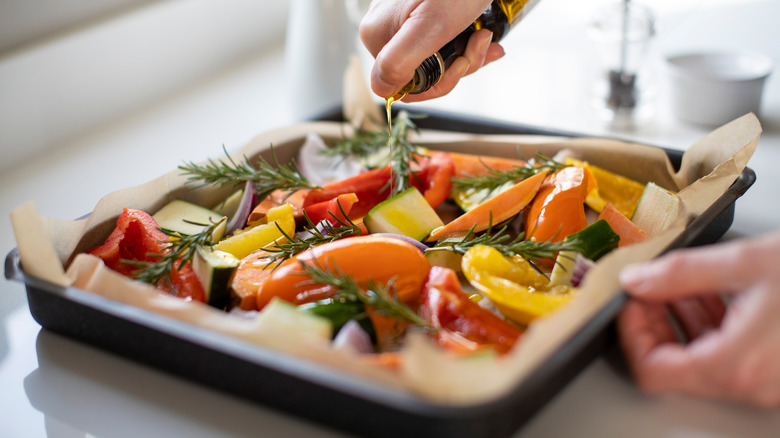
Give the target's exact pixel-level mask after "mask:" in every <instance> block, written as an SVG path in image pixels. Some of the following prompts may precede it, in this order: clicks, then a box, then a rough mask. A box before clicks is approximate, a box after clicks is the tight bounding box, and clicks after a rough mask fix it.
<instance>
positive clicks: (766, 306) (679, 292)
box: [617, 233, 780, 407]
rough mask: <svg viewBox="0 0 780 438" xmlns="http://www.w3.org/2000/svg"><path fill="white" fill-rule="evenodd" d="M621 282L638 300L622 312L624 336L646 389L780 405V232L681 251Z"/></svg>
mask: <svg viewBox="0 0 780 438" xmlns="http://www.w3.org/2000/svg"><path fill="white" fill-rule="evenodd" d="M620 281H621V284H622V286H623V287H624V288H625V289H626V291H627V292H628V293H629V294H630V295H631V296H632V297H633V298H634V300H632V301H631V302H629V303H628V304H627V305H626V307H625V308H624V309H623V311H622V313H621V314H620V315H619V317H618V321H617V322H618V331H619V335H620V342H621V345H622V347H623V350H624V353H625V355H626V359H627V361H628V363H629V366H630V367H631V369H632V371H633V373H634V375H635V378H636V380H637V383H638V385H639V386H640V387H641V388H642V389H643V390H645V391H647V392H650V393H661V392H679V393H686V394H691V395H697V396H705V397H713V398H720V399H727V400H734V401H740V402H744V403H749V404H754V405H757V406H763V407H776V406H780V318H778V315H779V314H780V233H774V234H772V235H768V236H764V237H761V238H757V239H752V240H741V241H732V242H728V243H724V244H718V245H713V246H708V247H700V248H695V249H687V250H680V251H676V252H673V253H670V254H669V255H666V256H664V257H660V258H658V259H657V260H655V261H652V262H649V263H647V264H641V265H637V266H629V267H627V268H626V269H624V270H623V272H622V273H621V275H620ZM719 294H724V295H726V296H728V297H729V298H730V299H731V302H730V304H729V305H728V307H724V305H723V301H721V300H720V296H719ZM667 306H668V307H667ZM667 309H670V310H671V311H672V313H673V314H674V315H675V316H676V317H677V318H678V319H679V321H680V323H681V325H682V328H683V330H684V331H685V332H686V335H687V337H688V338H689V342H688V344H687V345H685V344H682V343H679V342H678V341H677V339H676V337H675V334H674V332H673V329H672V326H671V325H670V323H669V320H668V319H667V313H666V312H667Z"/></svg>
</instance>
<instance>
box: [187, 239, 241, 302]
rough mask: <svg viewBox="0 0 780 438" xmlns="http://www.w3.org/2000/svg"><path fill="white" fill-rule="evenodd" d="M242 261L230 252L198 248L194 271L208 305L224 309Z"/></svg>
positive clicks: (193, 263) (194, 260)
mask: <svg viewBox="0 0 780 438" xmlns="http://www.w3.org/2000/svg"><path fill="white" fill-rule="evenodd" d="M240 262H241V261H240V260H239V259H238V258H236V257H235V256H234V255H233V254H230V253H229V252H225V251H220V250H217V249H211V248H204V247H200V248H198V252H197V253H196V254H195V257H193V259H192V269H193V270H194V271H195V275H197V277H198V280H200V284H201V286H203V290H204V291H205V292H206V303H208V304H209V305H211V306H214V307H216V308H219V309H224V308H225V307H226V306H227V304H228V301H229V299H230V282H231V281H232V280H233V274H234V273H235V272H236V268H238V265H239V263H240Z"/></svg>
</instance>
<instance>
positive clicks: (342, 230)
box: [263, 200, 363, 266]
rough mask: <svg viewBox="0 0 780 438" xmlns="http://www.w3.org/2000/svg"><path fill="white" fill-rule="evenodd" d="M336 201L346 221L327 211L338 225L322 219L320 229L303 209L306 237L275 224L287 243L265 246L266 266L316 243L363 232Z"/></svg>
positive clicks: (277, 264) (282, 260) (320, 243)
mask: <svg viewBox="0 0 780 438" xmlns="http://www.w3.org/2000/svg"><path fill="white" fill-rule="evenodd" d="M336 203H337V204H338V207H339V211H341V214H342V217H344V218H345V219H346V222H344V221H343V220H342V219H341V218H340V217H338V216H337V215H335V214H333V212H329V213H330V215H331V217H333V219H335V220H336V221H337V222H338V225H333V224H332V223H330V222H328V221H322V222H321V224H322V225H321V226H322V230H320V229H319V228H317V226H316V225H315V224H314V223H312V221H311V219H309V216H308V215H307V214H306V212H305V211H304V212H303V217H304V219H305V220H306V224H307V225H305V226H304V228H303V230H304V231H305V232H307V233H309V236H308V237H299V235H297V234H296V235H293V236H290V235H288V234H287V233H286V232H285V231H284V230H283V229H282V228H281V227H280V226H279V224H277V225H276V226H277V228H279V231H280V232H281V233H282V235H283V236H284V237H285V238H286V239H287V243H278V242H277V243H275V244H274V245H273V246H270V247H267V248H266V251H267V252H269V253H270V254H269V255H266V256H264V257H263V259H265V260H268V263H267V264H266V266H270V265H272V264H276V266H279V264H281V263H282V262H284V261H285V260H287V259H289V258H292V257H294V256H296V255H297V254H300V253H302V252H304V251H306V250H307V249H309V248H313V247H315V246H317V245H322V244H324V243H328V242H333V241H336V240H339V239H343V238H344V237H350V236H360V235H361V234H362V233H363V232H362V231H361V230H360V227H358V226H357V225H355V224H354V223H353V222H352V221H351V220H349V218H348V217H347V215H346V213H344V209H343V208H342V207H341V202H339V201H338V200H336Z"/></svg>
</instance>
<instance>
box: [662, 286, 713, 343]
mask: <svg viewBox="0 0 780 438" xmlns="http://www.w3.org/2000/svg"><path fill="white" fill-rule="evenodd" d="M669 307H670V309H671V311H672V313H673V314H674V316H675V317H676V318H677V321H678V322H679V323H680V325H681V326H682V328H683V330H684V331H685V335H686V336H687V339H696V338H698V337H700V336H702V335H703V334H705V333H707V332H709V331H710V330H714V329H717V328H718V327H720V323H721V321H722V320H723V315H724V314H725V313H726V306H725V304H724V303H723V300H722V299H721V298H720V297H719V296H718V295H705V296H702V297H686V298H683V299H680V300H677V301H674V302H672V303H671V304H670V305H669Z"/></svg>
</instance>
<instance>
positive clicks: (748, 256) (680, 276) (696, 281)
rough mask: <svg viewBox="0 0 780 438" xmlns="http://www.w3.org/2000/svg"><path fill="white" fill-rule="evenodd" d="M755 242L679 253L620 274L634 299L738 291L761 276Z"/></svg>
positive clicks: (735, 243)
mask: <svg viewBox="0 0 780 438" xmlns="http://www.w3.org/2000/svg"><path fill="white" fill-rule="evenodd" d="M756 251H758V248H755V244H754V242H746V241H740V242H732V243H728V244H719V245H711V246H706V247H699V248H695V249H687V250H678V251H675V252H672V253H670V254H668V255H666V256H663V257H661V258H658V259H656V260H654V261H651V262H648V263H643V264H638V265H631V266H628V267H626V268H625V269H623V271H622V272H621V273H620V282H621V285H622V286H623V287H624V288H625V289H626V291H627V292H628V293H629V294H631V295H632V296H634V297H637V298H642V299H652V300H667V301H668V300H672V299H676V298H682V297H687V296H694V295H700V294H715V293H720V292H736V291H739V290H740V289H742V288H744V287H745V286H746V285H747V284H749V283H750V282H752V281H754V280H755V278H756V277H757V276H759V275H760V273H761V264H760V263H757V260H756Z"/></svg>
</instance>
